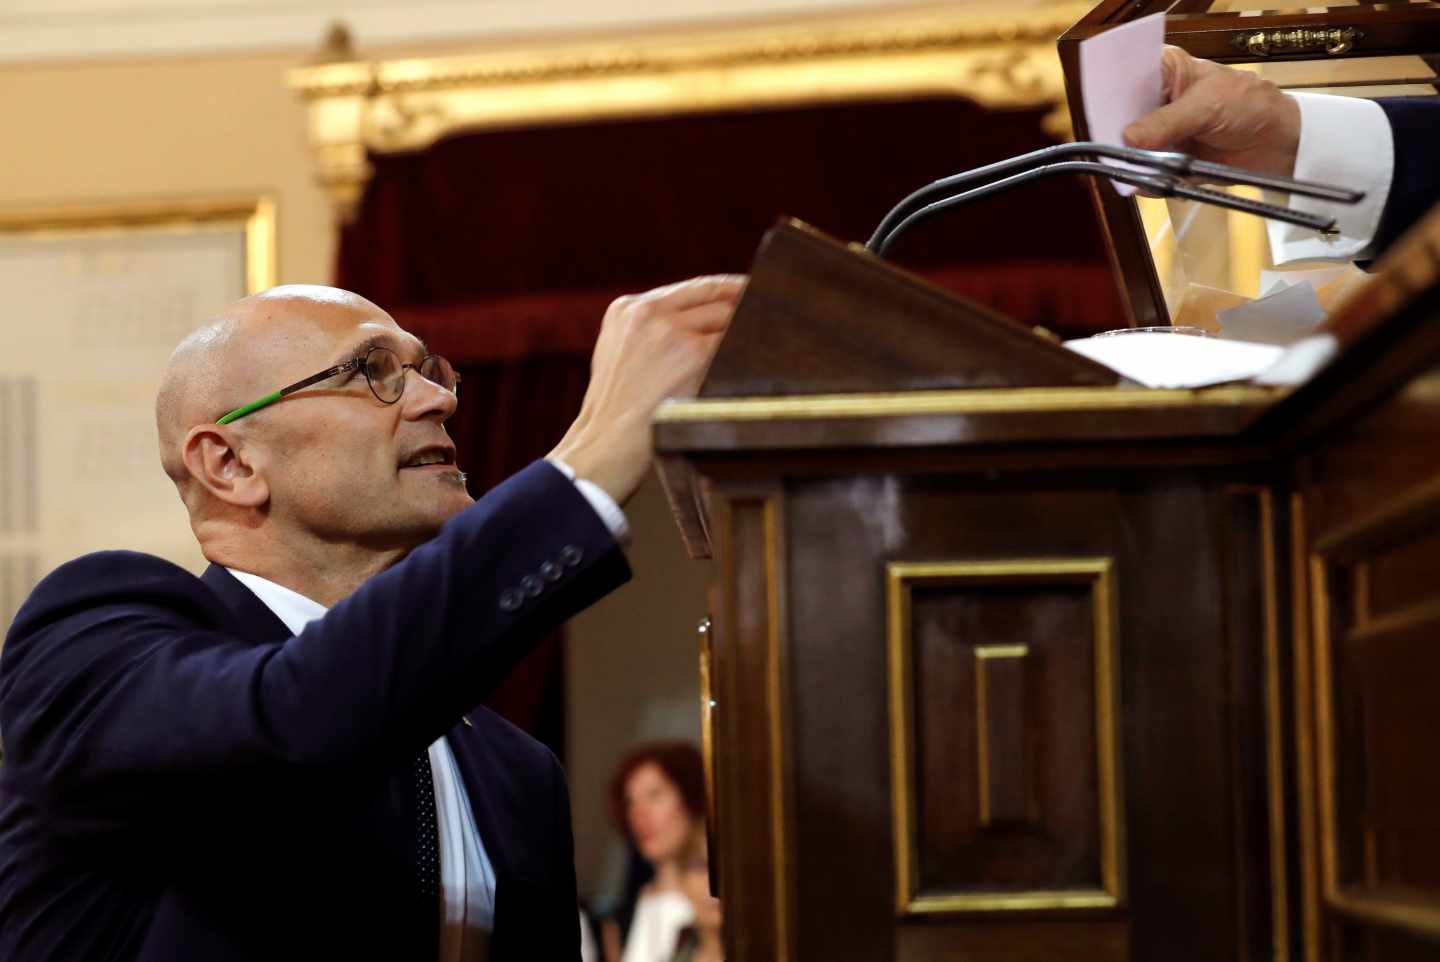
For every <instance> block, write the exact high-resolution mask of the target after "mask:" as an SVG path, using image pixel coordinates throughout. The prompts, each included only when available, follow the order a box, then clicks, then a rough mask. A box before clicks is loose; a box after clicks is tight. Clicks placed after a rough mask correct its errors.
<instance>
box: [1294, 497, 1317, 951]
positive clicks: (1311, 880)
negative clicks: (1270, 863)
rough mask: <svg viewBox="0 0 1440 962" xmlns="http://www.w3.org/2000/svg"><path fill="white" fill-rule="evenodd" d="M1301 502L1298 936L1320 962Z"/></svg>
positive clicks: (1300, 509)
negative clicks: (1299, 916) (1299, 924)
mask: <svg viewBox="0 0 1440 962" xmlns="http://www.w3.org/2000/svg"><path fill="white" fill-rule="evenodd" d="M1307 541H1308V538H1307V532H1306V530H1305V501H1304V499H1303V497H1302V496H1301V495H1299V494H1292V495H1291V497H1290V556H1291V564H1292V567H1291V576H1292V584H1291V586H1290V592H1291V598H1292V601H1293V604H1292V609H1291V617H1292V619H1293V623H1294V629H1293V630H1294V645H1293V656H1294V659H1295V767H1296V774H1297V778H1298V780H1299V790H1298V792H1297V794H1298V796H1299V802H1300V806H1299V807H1300V914H1301V922H1302V927H1303V933H1304V944H1305V962H1320V895H1319V887H1320V879H1319V875H1320V869H1319V867H1318V864H1317V858H1316V852H1315V848H1316V834H1317V831H1318V829H1317V827H1316V814H1315V796H1316V791H1317V790H1316V786H1315V730H1314V724H1315V710H1314V706H1313V697H1314V687H1313V686H1314V682H1313V679H1312V672H1311V665H1310V659H1311V656H1312V652H1313V651H1314V646H1313V645H1312V638H1311V630H1310V588H1309V578H1308V577H1307V575H1308V572H1309V566H1308V565H1307V563H1306V558H1307V557H1308V556H1309V552H1308V550H1307Z"/></svg>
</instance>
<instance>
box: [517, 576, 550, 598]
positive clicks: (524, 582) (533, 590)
mask: <svg viewBox="0 0 1440 962" xmlns="http://www.w3.org/2000/svg"><path fill="white" fill-rule="evenodd" d="M520 589H521V590H522V591H524V592H525V593H526V594H527V595H529V596H530V597H532V598H538V597H540V592H542V591H544V590H545V582H543V581H541V580H540V579H539V578H537V577H535V576H534V575H526V576H525V577H523V578H521V579H520Z"/></svg>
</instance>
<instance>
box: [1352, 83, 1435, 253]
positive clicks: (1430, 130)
mask: <svg viewBox="0 0 1440 962" xmlns="http://www.w3.org/2000/svg"><path fill="white" fill-rule="evenodd" d="M1377 102H1378V103H1379V104H1380V107H1381V109H1383V110H1384V111H1385V116H1386V117H1387V118H1388V119H1389V121H1390V131H1391V135H1392V136H1393V138H1394V141H1395V173H1394V177H1393V178H1392V179H1391V181H1390V196H1389V197H1388V198H1386V201H1385V210H1384V212H1383V213H1382V214H1381V215H1380V226H1379V228H1378V229H1377V230H1376V232H1375V240H1374V242H1373V244H1372V245H1371V246H1372V249H1373V250H1374V252H1375V253H1376V254H1377V255H1378V254H1380V253H1383V252H1384V250H1385V248H1387V247H1389V246H1390V245H1391V244H1393V243H1394V242H1395V241H1396V240H1398V239H1399V237H1400V235H1401V234H1403V233H1405V231H1406V230H1408V229H1409V228H1410V226H1411V225H1413V224H1414V223H1415V222H1416V221H1417V220H1419V219H1420V218H1421V217H1422V216H1423V215H1424V214H1425V213H1426V212H1427V211H1429V210H1430V208H1431V207H1433V206H1435V204H1436V203H1437V202H1440V103H1437V98H1435V97H1395V98H1391V99H1388V100H1380V101H1377ZM1335 148H1336V149H1337V150H1343V149H1344V148H1345V145H1344V144H1336V145H1335Z"/></svg>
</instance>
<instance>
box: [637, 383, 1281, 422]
mask: <svg viewBox="0 0 1440 962" xmlns="http://www.w3.org/2000/svg"><path fill="white" fill-rule="evenodd" d="M1279 397H1280V394H1279V393H1277V391H1275V390H1274V389H1271V388H1261V387H1246V386H1240V387H1224V388H1212V389H1209V390H1203V391H1201V390H1147V389H1139V388H1115V387H1071V388H1064V387H1054V388H994V389H991V388H986V389H979V390H966V391H896V392H889V393H876V394H810V395H803V396H798V397H762V398H714V399H699V400H684V401H681V400H673V401H666V402H665V403H664V404H662V405H660V408H659V410H658V411H657V412H656V413H655V423H656V424H685V423H690V422H695V421H780V420H797V421H798V420H820V419H823V418H874V417H903V416H923V415H948V414H1034V413H1039V412H1054V411H1127V410H1136V411H1143V410H1155V409H1167V408H1179V407H1217V408H1218V407H1236V406H1257V407H1258V406H1260V405H1265V404H1271V403H1273V402H1275V401H1276V400H1277V399H1278V398H1279Z"/></svg>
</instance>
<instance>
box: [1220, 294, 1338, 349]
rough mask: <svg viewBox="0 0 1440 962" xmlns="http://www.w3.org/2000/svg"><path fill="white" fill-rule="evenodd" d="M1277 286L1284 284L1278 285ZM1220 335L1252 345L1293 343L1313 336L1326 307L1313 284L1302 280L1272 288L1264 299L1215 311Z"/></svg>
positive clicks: (1322, 318) (1323, 318) (1323, 316)
mask: <svg viewBox="0 0 1440 962" xmlns="http://www.w3.org/2000/svg"><path fill="white" fill-rule="evenodd" d="M1279 284H1280V285H1283V284H1284V281H1281V282H1279ZM1215 318H1216V319H1217V320H1218V321H1219V322H1220V336H1221V337H1223V338H1228V339H1230V340H1234V341H1247V342H1249V343H1251V344H1280V345H1285V344H1294V343H1295V342H1296V341H1298V340H1300V339H1301V338H1303V337H1308V336H1310V335H1311V334H1314V333H1315V329H1316V328H1317V327H1319V326H1320V325H1321V323H1322V322H1324V320H1325V308H1323V307H1321V306H1320V298H1319V297H1318V296H1316V294H1315V285H1314V284H1312V283H1310V281H1308V280H1305V281H1301V282H1300V283H1298V284H1291V285H1290V286H1289V287H1285V286H1278V288H1272V289H1271V292H1270V293H1269V294H1266V295H1265V296H1264V297H1261V298H1257V299H1256V300H1253V301H1248V302H1246V303H1244V304H1241V305H1240V306H1238V307H1232V308H1230V309H1229V310H1224V311H1216V312H1215Z"/></svg>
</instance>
